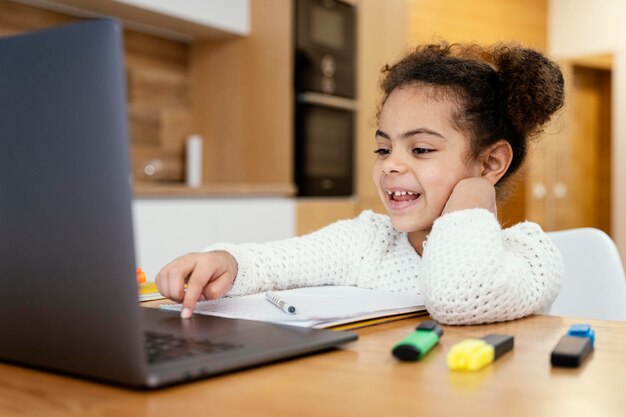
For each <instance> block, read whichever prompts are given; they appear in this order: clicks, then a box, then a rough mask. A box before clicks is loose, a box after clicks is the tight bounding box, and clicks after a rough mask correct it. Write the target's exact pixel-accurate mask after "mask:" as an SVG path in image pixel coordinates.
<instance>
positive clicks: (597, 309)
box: [548, 227, 626, 321]
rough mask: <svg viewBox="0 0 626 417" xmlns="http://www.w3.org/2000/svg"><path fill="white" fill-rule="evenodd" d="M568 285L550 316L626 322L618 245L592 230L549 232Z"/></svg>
mask: <svg viewBox="0 0 626 417" xmlns="http://www.w3.org/2000/svg"><path fill="white" fill-rule="evenodd" d="M548 236H549V237H550V238H551V239H552V241H553V242H554V243H555V245H556V246H557V247H558V248H559V250H560V251H561V254H562V255H563V260H564V262H565V282H564V285H563V288H562V289H561V292H560V293H559V295H558V297H557V298H556V300H555V301H554V304H553V305H552V307H551V308H550V310H549V313H548V314H552V315H559V316H571V317H581V318H592V319H605V320H624V321H626V278H625V276H624V268H623V266H622V262H621V260H620V255H619V252H618V251H617V247H616V246H615V242H613V240H612V239H611V238H610V237H609V236H608V235H607V234H606V233H604V232H603V231H601V230H599V229H594V228H590V227H585V228H579V229H569V230H562V231H558V232H549V233H548Z"/></svg>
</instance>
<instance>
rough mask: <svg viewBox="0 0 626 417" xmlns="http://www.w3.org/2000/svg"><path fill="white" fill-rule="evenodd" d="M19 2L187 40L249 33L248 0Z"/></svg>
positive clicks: (59, 0)
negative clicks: (111, 18) (115, 20)
mask: <svg viewBox="0 0 626 417" xmlns="http://www.w3.org/2000/svg"><path fill="white" fill-rule="evenodd" d="M17 1H18V2H20V3H24V4H29V5H32V6H37V7H41V8H45V9H49V10H54V11H57V12H60V13H65V14H68V15H72V16H79V17H95V16H115V17H117V18H119V19H120V20H122V21H123V22H124V23H125V25H126V27H128V28H131V29H134V30H139V31H143V32H147V33H152V34H155V35H159V36H163V37H166V38H172V39H178V40H184V41H191V40H193V39H196V38H212V39H218V38H227V37H233V36H244V35H248V34H249V33H250V18H249V0H228V1H224V0H185V1H175V0H17Z"/></svg>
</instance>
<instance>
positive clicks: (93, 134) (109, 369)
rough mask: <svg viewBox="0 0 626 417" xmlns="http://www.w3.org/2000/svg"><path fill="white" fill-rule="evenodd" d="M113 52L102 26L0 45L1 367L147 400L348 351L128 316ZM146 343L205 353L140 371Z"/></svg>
mask: <svg viewBox="0 0 626 417" xmlns="http://www.w3.org/2000/svg"><path fill="white" fill-rule="evenodd" d="M121 39H122V36H121V28H120V26H119V24H118V23H117V22H116V21H114V20H108V19H104V20H92V21H85V22H82V23H76V24H72V25H68V26H63V27H59V28H53V29H48V30H43V31H39V32H34V33H30V34H25V35H19V36H13V37H8V38H0V57H2V65H0V265H1V267H2V269H1V270H0V288H1V290H0V360H5V361H11V362H16V363H20V364H26V365H31V366H37V367H44V368H46V369H54V370H58V371H63V372H68V373H72V374H78V375H82V376H87V377H91V378H97V379H100V380H106V381H109V382H116V383H121V384H125V385H133V386H149V387H157V386H162V385H167V384H171V383H175V382H180V381H184V380H191V379H197V378H202V377H206V376H209V375H215V374H219V373H223V372H227V371H231V370H235V369H241V368H244V367H250V366H255V365H259V364H262V363H267V362H271V361H276V360H281V359H285V358H289V357H292V356H297V355H302V354H306V353H310V352H315V351H318V350H321V349H326V348H329V347H332V346H335V345H337V344H340V343H344V342H347V341H351V340H354V339H356V337H357V336H356V335H355V334H353V333H349V332H334V331H327V330H315V329H303V328H297V327H292V326H280V325H274V324H270V323H261V322H252V321H245V320H230V319H223V318H218V317H206V316H194V317H193V319H191V320H181V319H180V317H179V315H178V314H177V313H171V312H160V311H157V310H154V309H147V308H141V309H140V308H139V307H138V304H137V287H136V281H135V259H134V242H133V228H132V218H131V217H132V216H131V199H132V190H131V183H130V164H129V155H128V148H129V146H128V139H127V138H128V136H127V125H126V120H127V114H126V93H125V82H124V72H123V53H122V50H123V49H122V45H121ZM145 330H148V331H150V332H152V333H160V332H163V333H167V334H168V335H174V336H176V337H180V338H185V339H194V342H195V341H196V340H200V338H202V339H203V340H202V341H201V343H199V344H198V343H196V345H197V346H202V349H206V351H205V350H203V352H206V354H205V355H199V356H197V357H194V358H189V357H185V358H182V359H176V360H174V361H168V362H164V363H159V364H158V365H152V366H148V362H147V354H146V350H145V346H144V331H145ZM207 338H209V339H210V340H205V339H207Z"/></svg>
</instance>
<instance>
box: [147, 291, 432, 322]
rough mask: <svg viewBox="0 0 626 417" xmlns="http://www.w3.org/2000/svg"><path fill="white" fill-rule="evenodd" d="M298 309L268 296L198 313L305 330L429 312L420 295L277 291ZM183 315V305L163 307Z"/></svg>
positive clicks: (224, 301)
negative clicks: (285, 306)
mask: <svg viewBox="0 0 626 417" xmlns="http://www.w3.org/2000/svg"><path fill="white" fill-rule="evenodd" d="M275 293H276V294H278V295H279V296H280V297H281V298H282V299H283V300H285V301H287V302H288V303H289V304H291V305H293V306H295V307H296V314H287V313H285V312H283V311H282V310H280V309H279V308H277V307H276V306H275V305H274V304H272V303H271V302H269V301H268V300H267V299H266V298H265V293H259V294H252V295H245V296H241V297H224V298H220V299H218V300H211V301H201V302H198V304H197V305H196V309H195V311H194V313H196V314H207V315H213V316H220V317H228V318H239V319H247V320H258V321H268V322H273V323H282V324H289V325H293V326H301V327H313V328H328V327H334V326H338V325H341V324H346V323H353V322H361V321H364V320H369V319H375V318H381V317H389V316H398V315H404V314H407V313H417V312H426V307H425V306H424V302H423V300H422V297H421V296H420V295H416V294H403V293H397V292H389V291H381V290H369V289H365V288H357V287H345V286H323V287H307V288H296V289H292V290H285V291H276V292H275ZM159 308H161V309H164V310H174V311H180V309H181V305H180V304H168V305H161V306H160V307H159Z"/></svg>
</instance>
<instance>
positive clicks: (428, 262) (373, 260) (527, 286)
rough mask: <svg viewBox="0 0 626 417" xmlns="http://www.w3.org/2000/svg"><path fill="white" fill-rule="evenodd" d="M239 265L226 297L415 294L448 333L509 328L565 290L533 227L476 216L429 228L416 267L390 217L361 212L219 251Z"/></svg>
mask: <svg viewBox="0 0 626 417" xmlns="http://www.w3.org/2000/svg"><path fill="white" fill-rule="evenodd" d="M217 249H223V250H227V251H228V252H230V253H231V254H232V255H233V256H234V257H235V258H236V260H237V263H238V266H239V271H238V273H237V277H236V279H235V284H234V287H233V288H232V290H231V291H230V293H229V294H230V295H241V294H249V293H255V292H261V291H267V290H271V289H287V288H294V287H305V286H318V285H353V286H358V287H364V288H378V289H386V290H391V291H398V292H408V293H420V294H421V295H422V297H423V299H424V302H425V304H426V308H427V310H428V312H429V313H430V315H431V316H432V317H433V319H435V320H437V321H439V322H441V323H446V324H480V323H490V322H497V321H505V320H512V319H516V318H520V317H524V316H527V315H529V314H532V313H540V312H543V311H546V310H547V309H548V308H549V307H550V305H551V304H552V302H553V301H554V299H555V297H556V296H557V294H558V292H559V290H560V287H561V285H562V282H563V275H564V266H563V261H562V258H561V254H560V253H559V251H558V249H557V248H556V247H555V246H554V244H553V243H552V242H551V240H550V239H549V238H548V237H547V236H546V234H545V233H544V232H543V231H542V230H541V228H540V227H539V225H537V224H535V223H531V222H524V223H520V224H517V225H515V226H513V227H510V228H508V229H502V228H501V227H500V224H499V223H498V221H497V219H496V217H495V216H494V215H493V213H491V212H489V211H487V210H484V209H469V210H461V211H455V212H452V213H449V214H446V215H444V216H442V217H440V218H439V219H437V220H436V221H435V223H434V225H433V228H432V231H431V233H430V234H429V236H428V240H427V242H426V243H425V244H424V251H423V256H422V257H420V256H419V255H418V254H417V252H416V251H415V250H414V249H413V247H412V246H411V244H410V243H409V240H408V236H407V234H406V233H401V232H398V231H396V230H395V229H394V228H393V226H392V225H391V221H390V219H389V217H388V216H385V215H381V214H376V213H373V212H371V211H364V212H363V213H361V214H360V215H359V216H358V217H356V218H354V219H350V220H340V221H338V222H336V223H333V224H330V225H328V226H326V227H324V228H322V229H320V230H318V231H316V232H313V233H311V234H308V235H305V236H301V237H295V238H290V239H285V240H280V241H274V242H269V243H262V244H259V243H246V244H240V245H233V244H217V245H212V246H210V247H208V248H207V249H206V250H217Z"/></svg>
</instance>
